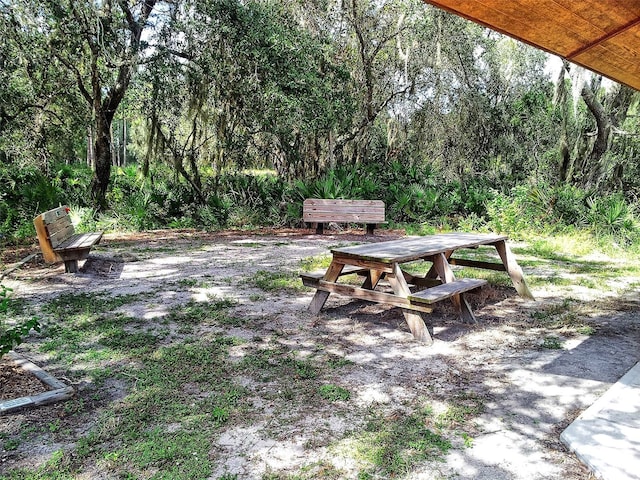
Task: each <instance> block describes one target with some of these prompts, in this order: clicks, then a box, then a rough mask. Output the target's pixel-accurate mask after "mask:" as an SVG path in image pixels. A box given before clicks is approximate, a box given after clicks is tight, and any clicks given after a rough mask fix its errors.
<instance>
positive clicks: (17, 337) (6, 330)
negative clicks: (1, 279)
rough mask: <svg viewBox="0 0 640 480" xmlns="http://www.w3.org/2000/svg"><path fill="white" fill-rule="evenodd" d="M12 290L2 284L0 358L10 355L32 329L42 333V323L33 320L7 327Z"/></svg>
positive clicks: (0, 292)
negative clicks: (5, 321) (6, 317)
mask: <svg viewBox="0 0 640 480" xmlns="http://www.w3.org/2000/svg"><path fill="white" fill-rule="evenodd" d="M10 292H11V289H10V288H8V287H5V286H4V285H2V284H0V358H2V357H3V356H4V355H5V354H6V353H8V352H9V351H10V350H11V349H13V347H15V346H17V345H20V344H21V343H22V341H23V338H24V337H26V336H27V335H28V334H29V332H30V331H31V329H34V330H36V331H37V332H39V331H40V323H39V322H38V321H37V320H36V319H35V318H32V319H30V320H25V321H23V322H20V323H18V324H16V325H15V326H13V327H7V326H6V325H5V323H4V321H3V317H4V316H5V315H6V314H7V312H8V310H9V293H10Z"/></svg>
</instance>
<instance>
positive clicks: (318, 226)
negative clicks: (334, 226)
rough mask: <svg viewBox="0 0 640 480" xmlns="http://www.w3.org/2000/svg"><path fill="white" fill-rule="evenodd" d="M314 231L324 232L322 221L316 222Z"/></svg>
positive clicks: (320, 233)
mask: <svg viewBox="0 0 640 480" xmlns="http://www.w3.org/2000/svg"><path fill="white" fill-rule="evenodd" d="M316 233H317V234H318V235H322V234H323V233H324V223H322V222H318V223H316Z"/></svg>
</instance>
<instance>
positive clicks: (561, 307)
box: [530, 298, 583, 329]
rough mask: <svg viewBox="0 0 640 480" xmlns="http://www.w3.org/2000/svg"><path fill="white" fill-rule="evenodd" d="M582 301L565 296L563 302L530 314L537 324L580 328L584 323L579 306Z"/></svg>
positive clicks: (555, 327) (556, 327)
mask: <svg viewBox="0 0 640 480" xmlns="http://www.w3.org/2000/svg"><path fill="white" fill-rule="evenodd" d="M580 305H581V302H579V301H577V300H575V299H573V298H565V299H564V300H563V301H562V302H561V303H557V304H554V305H550V306H548V307H546V308H542V309H540V310H536V311H535V312H532V313H531V314H530V317H531V320H532V323H533V324H534V325H535V326H539V327H546V328H553V329H559V328H579V327H581V326H582V325H583V322H582V320H581V315H580V314H579V307H580Z"/></svg>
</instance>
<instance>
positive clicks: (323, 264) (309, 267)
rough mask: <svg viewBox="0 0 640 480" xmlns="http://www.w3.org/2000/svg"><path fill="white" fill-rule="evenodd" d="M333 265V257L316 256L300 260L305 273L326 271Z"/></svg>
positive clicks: (301, 268)
mask: <svg viewBox="0 0 640 480" xmlns="http://www.w3.org/2000/svg"><path fill="white" fill-rule="evenodd" d="M330 264H331V255H316V256H314V257H306V258H303V259H302V260H300V270H301V271H303V272H315V271H319V270H326V269H327V268H328V267H329V265H330Z"/></svg>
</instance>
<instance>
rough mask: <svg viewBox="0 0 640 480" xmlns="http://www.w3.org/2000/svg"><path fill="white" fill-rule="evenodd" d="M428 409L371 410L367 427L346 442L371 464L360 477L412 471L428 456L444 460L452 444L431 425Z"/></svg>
mask: <svg viewBox="0 0 640 480" xmlns="http://www.w3.org/2000/svg"><path fill="white" fill-rule="evenodd" d="M427 423H428V419H427V418H426V416H425V412H422V413H414V414H405V413H398V414H395V415H392V416H384V415H381V414H379V413H375V412H372V411H370V412H369V415H368V417H367V421H366V425H365V428H364V431H362V432H358V433H355V434H354V435H353V437H352V438H351V439H350V441H349V442H348V445H346V446H347V447H348V448H350V449H352V451H353V452H354V453H355V456H356V457H357V458H359V459H360V460H361V461H364V462H365V463H367V464H369V465H371V466H370V467H369V468H365V469H364V470H363V471H361V472H360V474H359V476H358V478H391V477H398V476H402V475H405V474H407V473H409V472H410V471H411V470H412V469H413V468H414V467H415V465H417V464H418V463H420V462H423V461H425V460H441V459H442V457H443V455H445V454H446V453H447V452H448V451H449V449H450V448H451V442H449V441H448V440H447V439H446V438H445V437H443V436H442V435H440V434H438V433H435V432H433V431H431V430H430V429H429V428H427V426H426V425H427Z"/></svg>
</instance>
